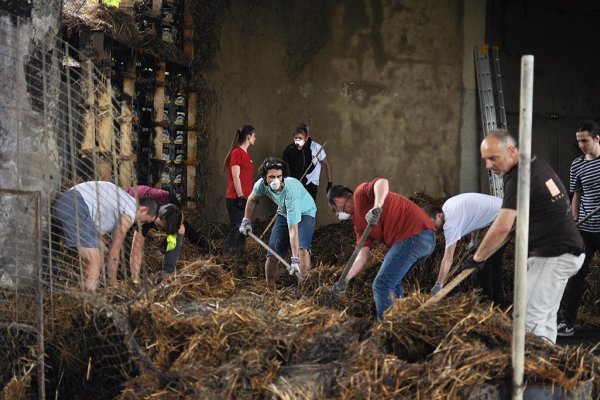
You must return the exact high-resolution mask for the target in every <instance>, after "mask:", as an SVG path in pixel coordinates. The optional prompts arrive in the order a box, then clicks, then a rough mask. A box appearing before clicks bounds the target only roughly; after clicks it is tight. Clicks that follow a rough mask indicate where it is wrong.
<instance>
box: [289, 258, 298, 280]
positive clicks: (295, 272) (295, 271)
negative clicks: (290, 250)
mask: <svg viewBox="0 0 600 400" xmlns="http://www.w3.org/2000/svg"><path fill="white" fill-rule="evenodd" d="M290 268H291V269H288V274H290V275H296V277H299V276H300V257H292V262H291V263H290Z"/></svg>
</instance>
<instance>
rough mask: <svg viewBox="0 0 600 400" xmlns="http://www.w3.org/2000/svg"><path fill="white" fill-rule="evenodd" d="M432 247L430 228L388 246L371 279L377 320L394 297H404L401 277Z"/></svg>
mask: <svg viewBox="0 0 600 400" xmlns="http://www.w3.org/2000/svg"><path fill="white" fill-rule="evenodd" d="M434 247H435V233H433V231H430V230H425V231H423V232H421V233H417V234H416V235H413V236H411V237H409V238H407V239H404V240H403V241H401V242H398V243H396V244H394V245H393V246H392V247H390V249H389V250H388V252H387V254H386V255H385V258H384V259H383V263H382V264H381V268H379V272H378V273H377V276H376V277H375V280H374V281H373V298H374V299H375V307H376V309H377V319H378V320H381V319H382V318H383V313H384V312H385V310H387V309H388V308H390V306H391V305H392V303H393V302H394V299H395V298H402V297H404V288H403V287H402V279H403V278H404V276H405V275H406V274H407V273H408V272H409V271H410V270H411V269H412V267H414V266H415V265H416V264H418V263H420V262H421V261H425V260H426V259H427V257H429V255H430V254H431V253H432V252H433V249H434Z"/></svg>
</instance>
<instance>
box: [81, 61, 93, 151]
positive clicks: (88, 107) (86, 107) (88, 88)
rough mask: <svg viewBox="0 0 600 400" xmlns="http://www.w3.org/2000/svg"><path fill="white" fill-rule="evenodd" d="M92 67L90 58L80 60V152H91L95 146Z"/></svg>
mask: <svg viewBox="0 0 600 400" xmlns="http://www.w3.org/2000/svg"><path fill="white" fill-rule="evenodd" d="M93 71H94V68H93V64H92V60H90V59H89V58H87V57H86V58H85V59H84V60H83V62H82V74H81V75H82V76H81V78H82V82H81V97H82V98H83V140H82V141H81V152H82V154H84V155H86V154H91V152H93V151H94V148H95V147H96V141H95V139H94V137H95V133H94V132H95V131H96V113H95V112H94V106H95V104H94V103H95V97H94V74H93Z"/></svg>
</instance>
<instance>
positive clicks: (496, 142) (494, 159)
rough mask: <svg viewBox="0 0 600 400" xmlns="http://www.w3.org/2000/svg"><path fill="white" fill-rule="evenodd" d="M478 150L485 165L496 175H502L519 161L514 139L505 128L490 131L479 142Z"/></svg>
mask: <svg viewBox="0 0 600 400" xmlns="http://www.w3.org/2000/svg"><path fill="white" fill-rule="evenodd" d="M480 150H481V158H483V159H484V161H485V167H486V168H487V169H488V170H490V171H492V172H493V173H494V174H496V175H498V176H502V175H504V174H505V173H506V172H508V171H510V170H511V169H512V168H513V167H514V166H515V165H517V163H518V162H519V153H518V150H517V148H516V142H515V139H514V138H513V137H512V136H511V135H510V134H509V133H508V131H506V130H502V129H498V130H493V131H491V132H490V133H489V134H488V135H487V136H486V137H485V139H483V141H482V142H481V147H480Z"/></svg>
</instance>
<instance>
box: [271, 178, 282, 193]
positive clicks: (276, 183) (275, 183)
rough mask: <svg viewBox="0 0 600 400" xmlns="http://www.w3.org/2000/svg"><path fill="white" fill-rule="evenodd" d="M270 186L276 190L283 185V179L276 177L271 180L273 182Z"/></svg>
mask: <svg viewBox="0 0 600 400" xmlns="http://www.w3.org/2000/svg"><path fill="white" fill-rule="evenodd" d="M269 187H270V188H271V190H272V191H274V192H276V191H277V190H279V188H280V187H281V181H280V180H279V179H277V178H275V179H273V180H272V181H271V183H269Z"/></svg>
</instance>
